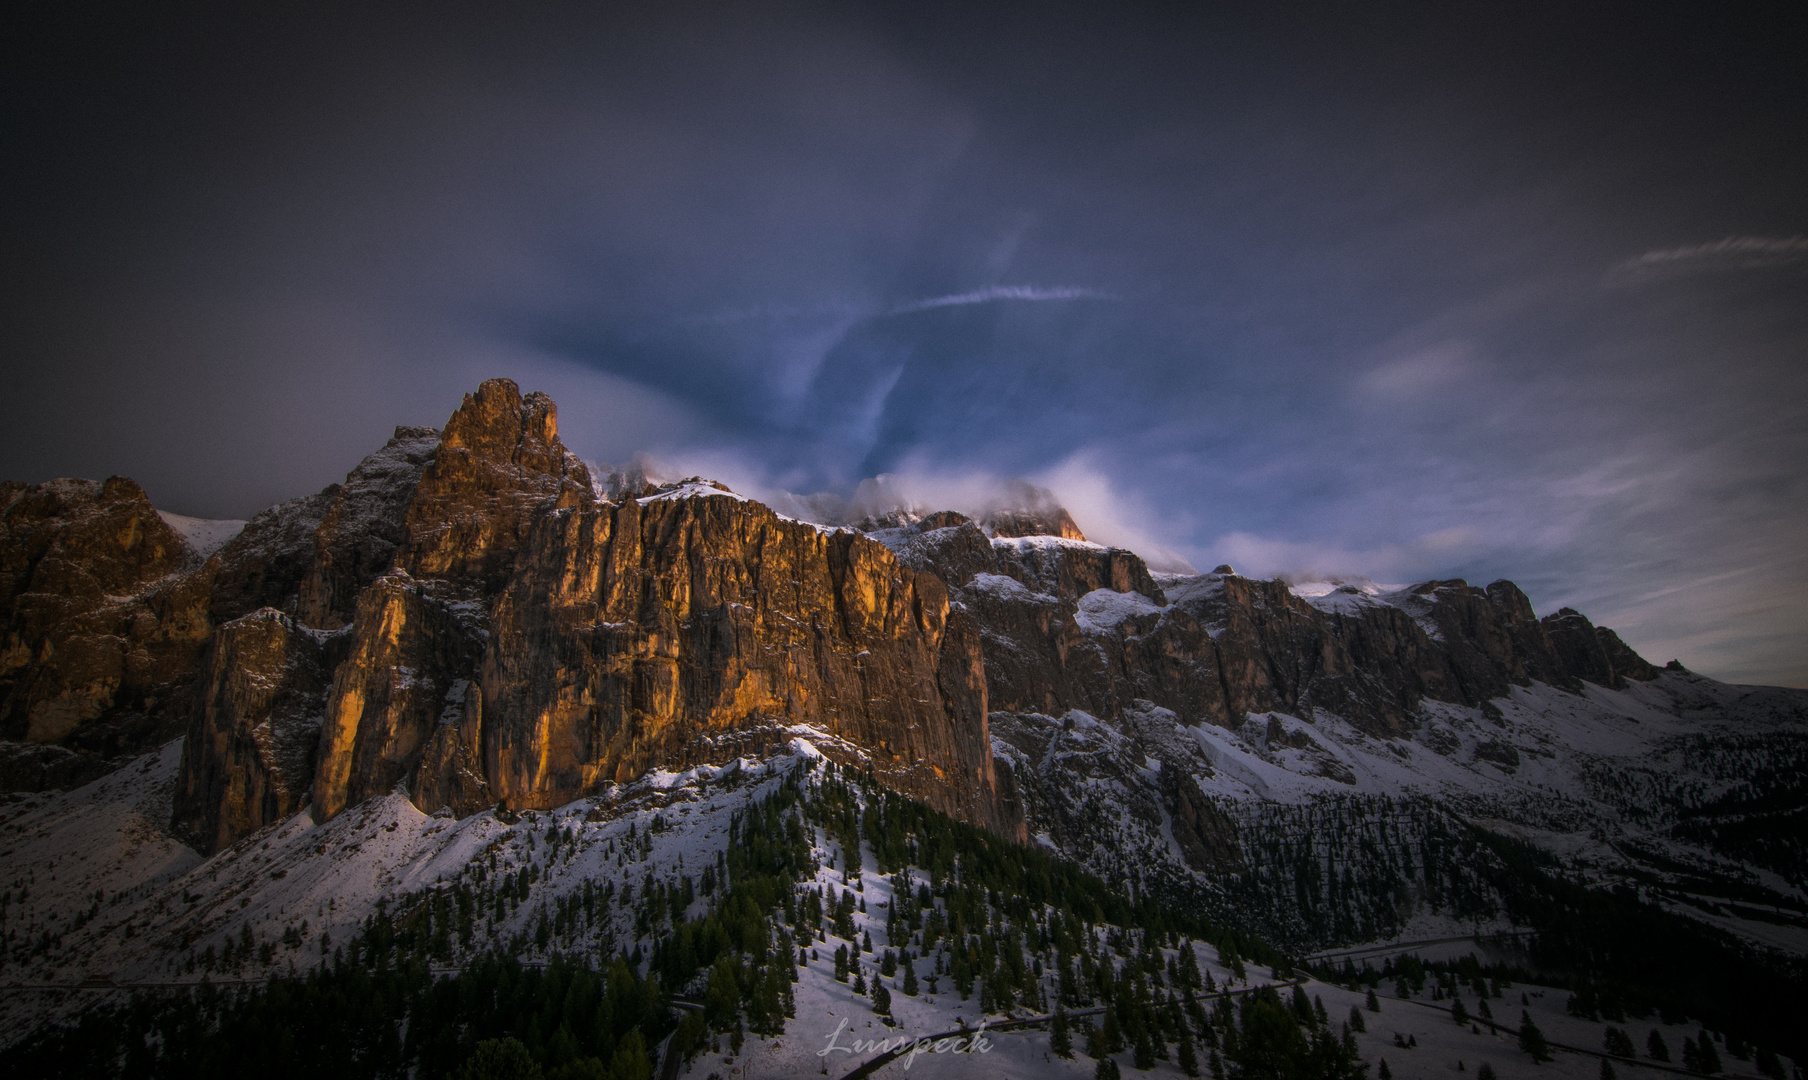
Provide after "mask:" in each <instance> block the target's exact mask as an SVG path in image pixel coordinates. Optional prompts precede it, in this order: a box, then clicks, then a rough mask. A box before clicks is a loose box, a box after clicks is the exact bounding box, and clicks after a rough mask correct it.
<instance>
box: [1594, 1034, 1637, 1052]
mask: <svg viewBox="0 0 1808 1080" xmlns="http://www.w3.org/2000/svg"><path fill="white" fill-rule="evenodd" d="M1602 1042H1603V1044H1604V1045H1605V1046H1606V1049H1607V1052H1608V1053H1610V1054H1612V1055H1614V1056H1615V1057H1628V1058H1629V1057H1632V1056H1633V1055H1634V1054H1636V1053H1638V1051H1637V1050H1635V1049H1634V1048H1633V1046H1632V1039H1631V1037H1630V1036H1628V1035H1627V1034H1626V1033H1625V1032H1624V1031H1621V1030H1620V1029H1619V1028H1616V1027H1610V1028H1608V1029H1607V1030H1606V1032H1605V1033H1603V1036H1602Z"/></svg>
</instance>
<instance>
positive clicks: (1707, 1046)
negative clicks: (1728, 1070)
mask: <svg viewBox="0 0 1808 1080" xmlns="http://www.w3.org/2000/svg"><path fill="white" fill-rule="evenodd" d="M1695 1063H1696V1065H1697V1066H1698V1067H1699V1068H1700V1070H1701V1071H1702V1072H1704V1073H1707V1074H1708V1075H1710V1076H1711V1075H1713V1074H1714V1073H1717V1072H1719V1071H1720V1051H1718V1050H1716V1049H1714V1037H1713V1036H1712V1035H1710V1034H1708V1029H1707V1028H1702V1029H1701V1037H1700V1038H1698V1039H1696V1040H1695Z"/></svg>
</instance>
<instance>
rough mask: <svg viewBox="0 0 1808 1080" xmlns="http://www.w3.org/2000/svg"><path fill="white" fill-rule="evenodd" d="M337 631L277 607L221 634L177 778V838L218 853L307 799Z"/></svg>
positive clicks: (205, 674) (229, 625) (211, 654)
mask: <svg viewBox="0 0 1808 1080" xmlns="http://www.w3.org/2000/svg"><path fill="white" fill-rule="evenodd" d="M338 637H339V639H340V641H338V642H335V641H334V640H333V639H332V638H330V637H328V636H326V635H317V634H313V633H310V632H309V631H308V630H307V629H306V628H304V627H302V626H300V625H299V624H297V623H296V621H295V620H294V619H292V618H290V617H289V616H287V615H285V614H283V613H282V612H280V611H277V610H275V609H274V608H263V609H261V610H259V611H255V612H253V613H251V614H250V615H246V616H244V617H242V618H239V619H234V620H233V621H231V622H229V623H226V624H224V625H222V626H221V627H220V628H219V630H218V631H217V632H216V633H215V634H214V637H213V641H212V642H211V643H210V644H209V646H208V650H207V657H206V660H205V662H204V664H203V673H202V678H201V685H200V688H199V693H198V695H197V696H198V701H197V703H196V709H195V714H194V720H193V721H192V722H191V723H190V724H189V728H188V738H187V743H186V744H185V746H184V765H185V767H184V768H183V769H182V771H181V773H180V774H179V776H178V781H177V791H176V803H175V805H176V811H175V816H174V818H173V820H172V822H171V825H172V828H173V830H174V831H175V833H176V835H178V836H180V837H182V838H183V839H184V840H185V841H186V842H187V843H189V844H191V845H192V846H194V847H196V848H199V849H201V850H203V851H212V850H215V849H217V848H220V847H224V846H227V845H229V844H231V843H232V841H234V840H236V839H237V838H238V837H240V836H244V835H246V834H248V833H251V832H255V831H256V830H258V829H261V828H263V827H264V826H265V825H269V824H272V823H274V822H277V821H281V820H282V819H284V818H286V817H288V816H289V815H290V814H293V813H294V812H295V811H297V810H299V809H301V807H302V806H303V805H304V804H305V803H306V802H307V798H308V789H309V785H310V783H311V781H312V779H313V775H314V753H315V745H316V744H317V743H318V741H319V738H320V715H321V711H322V709H323V707H324V705H325V703H326V694H327V688H328V687H329V686H330V685H331V683H332V672H333V666H334V661H335V660H336V659H338V654H342V653H343V652H344V649H343V647H336V646H340V645H341V644H342V641H343V637H344V635H338Z"/></svg>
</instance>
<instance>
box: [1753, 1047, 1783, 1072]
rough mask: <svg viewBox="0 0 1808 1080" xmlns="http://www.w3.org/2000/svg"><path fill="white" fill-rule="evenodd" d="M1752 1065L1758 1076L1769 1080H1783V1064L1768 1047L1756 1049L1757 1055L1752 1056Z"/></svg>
mask: <svg viewBox="0 0 1808 1080" xmlns="http://www.w3.org/2000/svg"><path fill="white" fill-rule="evenodd" d="M1752 1064H1753V1065H1754V1066H1755V1067H1756V1068H1757V1070H1758V1075H1760V1076H1768V1077H1770V1080H1783V1062H1782V1060H1781V1059H1780V1058H1778V1057H1777V1053H1776V1051H1775V1050H1772V1049H1771V1048H1770V1047H1768V1046H1760V1047H1758V1050H1757V1053H1755V1054H1753V1055H1752Z"/></svg>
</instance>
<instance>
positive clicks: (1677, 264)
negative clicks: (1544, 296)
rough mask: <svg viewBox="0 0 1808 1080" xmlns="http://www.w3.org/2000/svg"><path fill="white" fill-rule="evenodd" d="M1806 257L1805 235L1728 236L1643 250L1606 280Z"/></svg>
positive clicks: (1754, 266)
mask: <svg viewBox="0 0 1808 1080" xmlns="http://www.w3.org/2000/svg"><path fill="white" fill-rule="evenodd" d="M1804 259H1808V236H1729V237H1727V238H1726V239H1724V240H1716V241H1714V242H1713V243H1710V244H1689V245H1686V246H1683V247H1673V248H1663V249H1660V250H1657V251H1647V252H1645V253H1644V254H1643V255H1639V256H1637V257H1635V258H1631V259H1627V260H1626V261H1625V262H1622V263H1620V264H1618V265H1617V266H1615V267H1614V268H1613V269H1612V270H1611V271H1609V274H1608V277H1609V280H1614V281H1623V282H1636V281H1646V280H1651V279H1654V278H1662V277H1670V276H1675V275H1683V274H1718V273H1729V272H1734V271H1740V270H1769V269H1773V268H1776V267H1781V266H1790V265H1793V264H1795V263H1799V262H1801V261H1803V260H1804Z"/></svg>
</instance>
